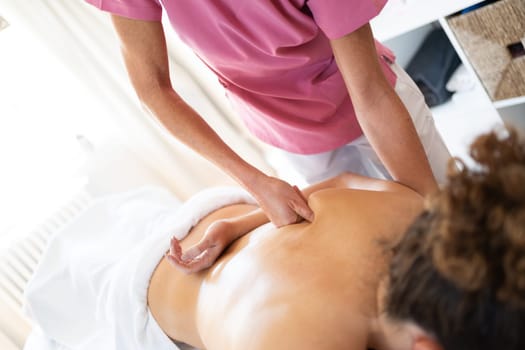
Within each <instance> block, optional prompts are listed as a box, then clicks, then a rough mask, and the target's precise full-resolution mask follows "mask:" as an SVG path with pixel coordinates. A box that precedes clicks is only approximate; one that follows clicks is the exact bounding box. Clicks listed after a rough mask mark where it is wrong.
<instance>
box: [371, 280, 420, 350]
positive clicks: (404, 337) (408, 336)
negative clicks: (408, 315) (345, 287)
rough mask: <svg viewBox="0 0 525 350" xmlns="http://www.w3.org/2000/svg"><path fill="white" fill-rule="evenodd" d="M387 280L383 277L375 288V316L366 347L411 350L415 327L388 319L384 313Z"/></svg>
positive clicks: (378, 349)
mask: <svg viewBox="0 0 525 350" xmlns="http://www.w3.org/2000/svg"><path fill="white" fill-rule="evenodd" d="M387 288H388V278H387V277H384V278H383V279H382V280H381V281H380V282H379V285H378V288H377V296H376V300H377V308H376V310H377V314H376V317H375V318H374V319H372V320H371V324H370V333H369V341H368V346H369V347H370V348H373V349H375V350H398V349H411V348H412V344H413V341H414V337H415V336H416V333H415V331H416V329H415V328H416V327H415V326H414V327H412V326H408V325H406V324H405V323H404V322H403V323H399V322H396V321H394V320H392V319H390V318H389V317H388V316H387V314H386V312H385V306H386V305H385V299H386V292H387Z"/></svg>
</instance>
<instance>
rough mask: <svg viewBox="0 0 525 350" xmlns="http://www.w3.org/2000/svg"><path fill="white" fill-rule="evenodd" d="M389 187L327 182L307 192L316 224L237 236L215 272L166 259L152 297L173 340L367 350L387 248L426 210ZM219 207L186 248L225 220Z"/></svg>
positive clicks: (225, 349) (231, 210)
mask: <svg viewBox="0 0 525 350" xmlns="http://www.w3.org/2000/svg"><path fill="white" fill-rule="evenodd" d="M385 189H386V191H364V190H355V189H325V190H321V191H318V192H315V193H313V194H312V195H311V196H310V197H309V205H310V206H311V208H312V209H313V210H314V212H315V220H314V221H313V222H312V223H308V222H303V223H300V224H295V225H290V226H285V227H281V228H278V229H277V228H275V227H273V226H270V225H264V226H262V227H260V228H258V229H255V230H253V231H252V232H250V233H249V234H247V235H245V236H243V237H241V238H240V239H238V240H237V241H235V242H234V243H233V244H232V245H231V246H230V247H229V248H228V249H227V250H226V251H225V253H224V254H223V255H222V256H221V257H220V258H219V260H218V261H217V262H216V263H215V264H214V265H213V266H212V267H211V268H209V269H207V270H205V271H202V272H200V273H197V274H190V275H187V274H184V273H182V272H180V271H179V270H177V269H175V268H174V267H173V266H171V265H170V264H169V263H168V262H167V260H166V259H164V258H163V259H162V260H161V261H160V263H159V265H158V267H157V269H156V270H155V272H154V273H153V275H152V278H151V281H150V288H149V291H148V304H149V307H150V310H151V312H152V314H153V316H154V318H155V319H156V320H157V322H158V323H159V325H160V327H161V328H162V329H163V330H164V332H165V333H166V334H167V335H169V336H170V337H171V338H172V339H177V340H179V341H183V342H186V343H188V344H190V345H193V346H195V347H197V348H200V349H207V350H237V349H238V350H241V349H243V350H244V349H251V350H258V349H261V350H262V349H274V350H280V349H283V350H284V349H302V350H309V349H312V350H314V349H316V350H317V349H333V350H339V349H340V350H346V349H366V348H367V347H372V346H373V345H374V344H371V343H370V341H369V340H370V339H369V331H370V330H369V325H370V322H371V321H373V320H374V319H375V318H376V317H377V316H378V310H377V305H378V303H377V300H378V297H377V291H378V285H379V282H380V280H381V279H382V278H383V277H384V274H385V272H386V268H387V266H388V262H389V258H390V248H391V247H392V246H393V245H394V244H395V243H396V242H397V241H398V240H399V239H400V237H401V235H402V234H403V233H404V230H405V229H406V227H407V226H408V225H409V224H410V223H411V222H412V220H413V219H414V217H415V216H416V215H417V214H418V213H419V212H420V210H421V208H422V200H421V197H420V196H419V195H417V194H415V193H414V192H412V191H410V190H407V188H406V187H403V186H401V185H398V184H396V183H386V185H385ZM252 209H253V207H252V206H250V205H232V206H228V207H225V208H222V209H219V210H217V211H215V212H214V213H212V214H210V215H209V216H208V217H206V218H204V219H203V220H202V221H201V222H200V223H199V224H198V225H196V226H195V227H194V228H193V229H192V231H191V233H190V234H189V235H188V237H187V238H186V239H184V240H183V241H182V246H183V248H185V247H188V246H191V245H192V244H194V243H196V242H197V241H198V240H199V239H200V237H201V236H202V234H203V232H204V230H205V228H206V227H207V226H208V225H209V224H210V223H211V222H212V221H213V220H216V219H219V218H225V217H230V216H235V215H239V214H243V213H246V212H247V211H250V210H252Z"/></svg>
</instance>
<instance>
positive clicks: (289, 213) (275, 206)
mask: <svg viewBox="0 0 525 350" xmlns="http://www.w3.org/2000/svg"><path fill="white" fill-rule="evenodd" d="M257 186H258V187H257V188H256V189H252V191H251V193H252V194H253V195H254V197H255V199H256V200H257V202H258V203H259V205H260V207H261V209H262V210H263V211H264V212H265V213H266V215H267V216H268V218H269V219H270V221H271V222H272V223H273V224H274V225H275V226H277V227H281V226H284V225H289V224H295V223H297V222H299V221H302V220H303V219H304V220H307V221H310V222H312V221H313V220H314V213H313V211H312V209H310V207H309V206H308V202H307V201H306V198H305V197H304V196H303V194H302V193H301V191H300V190H299V189H298V188H297V187H295V186H290V185H289V184H288V183H287V182H285V181H282V180H280V179H277V178H275V177H269V176H268V177H266V178H265V179H264V181H261V182H259V183H258V184H257Z"/></svg>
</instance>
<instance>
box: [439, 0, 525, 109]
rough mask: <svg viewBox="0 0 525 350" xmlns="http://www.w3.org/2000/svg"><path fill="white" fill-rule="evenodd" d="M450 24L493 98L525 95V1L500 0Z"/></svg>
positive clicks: (459, 17) (457, 18) (452, 19)
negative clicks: (524, 47) (524, 49)
mask: <svg viewBox="0 0 525 350" xmlns="http://www.w3.org/2000/svg"><path fill="white" fill-rule="evenodd" d="M448 23H449V25H450V27H451V28H452V31H453V32H454V34H455V35H456V38H457V39H458V41H459V43H460V45H461V46H462V48H463V50H464V51H465V53H466V55H467V57H468V59H469V61H470V62H471V63H472V66H473V67H474V69H475V71H476V73H477V74H478V76H479V78H480V79H481V81H482V83H483V85H484V87H485V89H486V90H487V92H488V94H489V96H490V97H491V99H492V100H493V101H497V100H504V99H508V98H512V97H518V96H523V95H525V55H524V52H523V46H524V45H525V0H500V1H497V2H495V3H493V4H491V5H487V6H484V7H481V8H479V9H477V10H474V11H472V12H468V13H466V14H463V15H459V16H455V17H452V18H450V19H449V20H448Z"/></svg>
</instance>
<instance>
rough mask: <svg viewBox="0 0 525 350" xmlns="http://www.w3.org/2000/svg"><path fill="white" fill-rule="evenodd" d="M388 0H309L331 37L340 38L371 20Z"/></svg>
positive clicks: (317, 20) (322, 28) (328, 35)
mask: <svg viewBox="0 0 525 350" xmlns="http://www.w3.org/2000/svg"><path fill="white" fill-rule="evenodd" d="M386 2H387V0H308V1H307V2H306V4H307V5H308V7H309V8H310V11H311V12H312V14H313V16H314V20H315V22H316V23H317V25H318V26H319V28H321V30H322V31H323V32H324V33H325V35H326V36H327V37H328V38H330V39H336V38H340V37H342V36H345V35H346V34H349V33H352V32H353V31H355V30H356V29H358V28H360V27H362V26H363V25H365V24H366V23H368V22H370V20H371V19H372V18H374V17H375V16H377V15H378V14H379V12H381V10H382V9H383V7H384V6H385V4H386Z"/></svg>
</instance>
